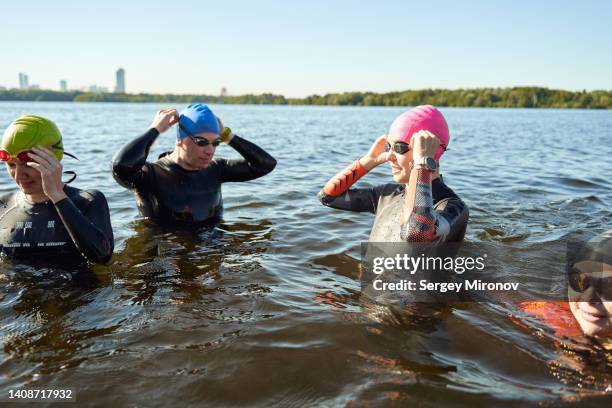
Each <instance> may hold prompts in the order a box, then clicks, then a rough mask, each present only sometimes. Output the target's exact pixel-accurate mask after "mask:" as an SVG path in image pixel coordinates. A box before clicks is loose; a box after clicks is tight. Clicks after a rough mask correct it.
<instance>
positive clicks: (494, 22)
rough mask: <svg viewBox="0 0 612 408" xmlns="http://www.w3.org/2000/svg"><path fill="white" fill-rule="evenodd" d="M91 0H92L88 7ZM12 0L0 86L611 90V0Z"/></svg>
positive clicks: (1, 29)
mask: <svg viewBox="0 0 612 408" xmlns="http://www.w3.org/2000/svg"><path fill="white" fill-rule="evenodd" d="M90 3H92V4H90ZM93 3H94V2H80V1H78V2H77V1H70V2H68V1H53V2H51V1H18V2H7V3H4V4H3V5H2V24H0V37H1V38H2V41H0V55H1V57H0V85H2V86H5V87H16V86H17V85H18V76H17V75H18V73H19V72H25V73H27V74H29V77H30V83H31V84H32V83H36V84H40V85H41V87H43V88H51V89H57V88H58V87H59V80H60V79H66V80H67V81H68V86H69V88H79V87H81V86H88V85H91V84H97V85H101V86H107V87H109V88H111V89H112V88H113V86H114V72H115V70H116V69H117V68H118V67H123V68H124V69H125V70H126V83H127V91H128V92H160V93H169V92H175V93H210V94H217V93H218V92H219V90H220V88H221V87H222V86H225V87H227V89H228V91H229V92H230V94H242V93H261V92H273V93H279V94H283V95H286V96H305V95H310V94H314V93H319V94H321V93H327V92H342V91H375V92H386V91H394V90H404V89H419V88H428V87H442V88H461V87H504V86H519V85H541V86H547V87H551V88H563V89H571V90H577V89H612V1H560V0H556V1H539V0H529V1H501V0H500V1H432V2H429V1H427V2H426V1H384V0H378V1H370V2H363V1H358V0H355V1H344V0H340V1H334V0H327V1H313V0H311V1H308V2H296V1H266V0H258V1H231V0H225V1H217V2H210V1H206V2H204V1H180V0H179V1H164V2H162V1H131V2H128V1H125V2H122V1H114V0H112V1H111V0H107V1H102V2H97V4H93Z"/></svg>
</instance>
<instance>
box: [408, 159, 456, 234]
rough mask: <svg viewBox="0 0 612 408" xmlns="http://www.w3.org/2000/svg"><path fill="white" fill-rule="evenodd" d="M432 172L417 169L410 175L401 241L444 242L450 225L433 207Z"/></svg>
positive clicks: (421, 168) (420, 168)
mask: <svg viewBox="0 0 612 408" xmlns="http://www.w3.org/2000/svg"><path fill="white" fill-rule="evenodd" d="M432 176H433V174H432V172H431V171H429V170H427V169H425V168H423V167H420V166H418V167H415V168H414V169H412V171H411V173H410V181H409V183H408V188H407V192H406V202H405V205H404V212H403V214H402V217H401V221H400V222H401V223H402V226H401V239H402V240H404V241H407V242H442V241H444V240H445V239H446V237H447V236H448V234H449V230H450V225H449V222H448V221H447V219H446V218H445V217H442V216H441V215H440V214H439V213H438V212H437V211H436V210H435V209H434V205H433V198H432V192H431V182H432Z"/></svg>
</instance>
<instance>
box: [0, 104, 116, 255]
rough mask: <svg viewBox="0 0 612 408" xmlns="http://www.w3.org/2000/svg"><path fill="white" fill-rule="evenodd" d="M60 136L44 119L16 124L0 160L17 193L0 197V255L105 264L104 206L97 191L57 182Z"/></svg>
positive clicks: (107, 227)
mask: <svg viewBox="0 0 612 408" xmlns="http://www.w3.org/2000/svg"><path fill="white" fill-rule="evenodd" d="M63 155H64V151H63V145H62V136H61V134H60V131H59V129H58V128H57V126H56V125H55V124H54V123H53V122H51V121H50V120H48V119H45V118H42V117H40V116H34V115H28V116H22V117H20V118H18V119H16V120H15V121H14V122H13V123H12V124H11V125H10V126H9V128H8V129H7V130H6V131H5V133H4V136H3V137H2V146H1V149H0V160H2V161H3V162H5V163H6V167H7V170H8V173H9V175H10V176H11V178H12V179H13V180H15V183H17V185H18V186H19V188H20V191H18V192H13V193H7V194H3V195H1V196H0V251H1V253H2V254H3V255H4V256H8V257H10V258H13V259H18V260H24V261H26V260H27V261H32V262H42V263H45V264H48V263H52V262H53V261H59V262H61V263H74V262H76V263H82V262H84V261H89V262H94V263H106V262H108V261H109V260H110V258H111V255H112V253H113V242H114V241H113V231H112V228H111V223H110V216H109V211H108V204H107V202H106V198H105V197H104V195H103V194H102V193H101V192H99V191H96V190H88V191H84V190H79V189H77V188H74V187H70V186H67V185H65V184H64V183H62V180H61V176H62V165H61V163H60V160H61V159H62V157H63Z"/></svg>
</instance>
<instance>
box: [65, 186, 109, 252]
mask: <svg viewBox="0 0 612 408" xmlns="http://www.w3.org/2000/svg"><path fill="white" fill-rule="evenodd" d="M86 194H89V195H91V196H92V198H91V202H90V204H89V206H88V207H87V209H86V210H85V211H84V213H83V212H81V210H79V209H78V208H77V206H76V205H75V204H74V202H73V201H72V200H71V199H70V198H64V199H63V200H61V201H58V202H57V203H55V208H56V209H57V213H58V215H59V217H60V219H61V220H62V223H63V224H64V227H65V228H66V231H68V234H69V235H70V238H72V241H73V242H74V244H75V245H76V247H77V249H78V250H79V251H80V252H81V253H82V254H83V256H84V257H85V258H86V259H87V260H88V261H90V262H93V263H107V262H108V261H110V259H111V256H112V255H113V248H114V238H113V229H112V226H111V222H110V214H109V210H108V203H107V202H106V198H105V197H104V194H102V193H101V192H99V191H95V190H94V191H88V192H86Z"/></svg>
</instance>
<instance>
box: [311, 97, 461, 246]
mask: <svg viewBox="0 0 612 408" xmlns="http://www.w3.org/2000/svg"><path fill="white" fill-rule="evenodd" d="M448 142H449V133H448V126H447V124H446V121H445V120H444V117H443V116H442V114H441V113H440V112H439V111H438V110H437V109H436V108H434V107H433V106H429V105H424V106H419V107H416V108H414V109H413V110H411V111H408V112H406V113H404V114H403V115H401V116H399V117H398V118H397V119H396V120H395V121H394V122H393V124H392V125H391V128H390V130H389V135H388V136H381V137H379V138H378V139H377V140H376V142H375V143H374V144H373V145H372V148H371V149H370V151H369V152H368V153H367V154H366V155H365V156H364V157H362V158H361V159H359V160H357V161H356V162H355V163H353V164H352V165H350V166H349V167H347V168H346V169H345V170H343V171H342V172H340V173H338V174H337V175H336V176H334V177H333V178H332V179H331V180H330V181H329V182H328V183H327V184H326V185H325V187H324V188H323V190H321V192H320V193H319V199H320V201H321V203H323V204H324V205H326V206H329V207H332V208H337V209H341V210H349V211H359V212H371V213H374V214H376V217H375V219H374V225H373V227H372V231H371V233H370V238H369V241H370V242H400V241H404V242H430V243H442V242H461V241H462V240H463V236H464V235H465V230H466V227H467V221H468V208H467V206H466V205H465V203H464V202H463V201H462V200H461V199H460V198H459V197H458V196H457V195H456V194H455V193H454V192H453V191H452V190H451V189H450V188H448V187H447V186H446V184H444V182H443V181H442V176H440V175H439V170H438V162H437V161H438V160H439V158H440V156H441V155H442V153H443V152H444V150H445V149H446V147H447V145H448ZM387 161H388V162H389V164H390V165H391V169H392V173H393V178H394V180H395V181H396V183H392V184H384V185H381V186H378V187H374V188H356V189H350V188H349V187H351V185H353V184H354V183H355V182H356V181H357V180H359V178H361V177H362V176H364V175H365V174H366V173H367V172H369V171H370V170H372V169H373V168H374V167H376V166H378V165H380V164H382V163H384V162H387ZM398 183H399V184H398Z"/></svg>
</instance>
